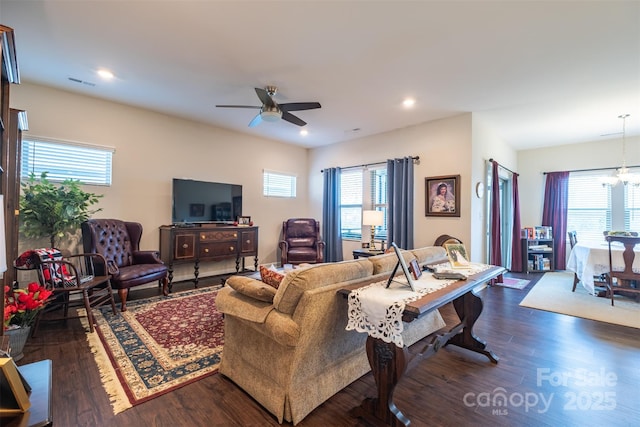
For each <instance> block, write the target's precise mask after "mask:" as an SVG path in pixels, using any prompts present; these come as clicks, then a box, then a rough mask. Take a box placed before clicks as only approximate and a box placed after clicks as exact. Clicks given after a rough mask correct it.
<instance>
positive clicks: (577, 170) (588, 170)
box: [542, 165, 640, 175]
mask: <svg viewBox="0 0 640 427" xmlns="http://www.w3.org/2000/svg"><path fill="white" fill-rule="evenodd" d="M627 167H628V168H629V169H631V168H640V165H634V166H627ZM616 169H620V168H619V167H610V168H591V169H574V170H570V171H559V172H595V171H610V170H616ZM548 173H553V172H542V174H543V175H546V174H548Z"/></svg>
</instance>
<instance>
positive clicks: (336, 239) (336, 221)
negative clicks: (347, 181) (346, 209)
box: [322, 168, 343, 262]
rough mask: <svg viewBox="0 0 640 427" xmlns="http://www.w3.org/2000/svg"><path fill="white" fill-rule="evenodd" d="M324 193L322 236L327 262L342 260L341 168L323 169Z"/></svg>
mask: <svg viewBox="0 0 640 427" xmlns="http://www.w3.org/2000/svg"><path fill="white" fill-rule="evenodd" d="M323 181H324V190H323V191H324V193H323V200H322V202H323V203H322V237H323V238H324V242H325V247H324V252H325V253H324V260H325V262H337V261H342V260H343V257H342V236H341V234H340V228H341V224H340V168H329V169H325V170H324V171H323Z"/></svg>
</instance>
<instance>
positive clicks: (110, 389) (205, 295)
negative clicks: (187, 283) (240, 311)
mask: <svg viewBox="0 0 640 427" xmlns="http://www.w3.org/2000/svg"><path fill="white" fill-rule="evenodd" d="M218 289H219V287H216V288H202V289H194V290H189V291H185V292H179V293H175V294H170V295H169V296H167V297H165V296H159V297H153V298H147V299H142V300H137V301H136V300H134V301H130V302H127V311H125V312H124V313H121V312H120V311H118V314H117V315H115V316H114V315H113V313H112V312H111V309H110V307H100V308H99V309H96V310H94V314H95V317H96V325H97V327H96V332H95V333H93V334H92V333H89V332H87V340H88V342H89V345H90V347H91V351H92V353H93V355H94V357H95V360H96V363H97V365H98V369H99V371H100V377H101V379H102V384H103V386H104V388H105V390H106V392H107V394H108V395H109V399H110V401H111V405H112V407H113V411H114V413H115V414H118V413H120V412H122V411H124V410H126V409H128V408H131V407H132V406H135V405H138V404H140V403H143V402H146V401H148V400H151V399H153V398H156V397H158V396H160V395H162V394H165V393H168V392H170V391H172V390H175V389H177V388H179V387H182V386H185V385H187V384H190V383H192V382H194V381H197V380H200V379H202V378H204V377H206V376H209V375H212V374H214V373H216V372H217V371H218V366H219V365H220V356H221V354H222V345H223V333H224V332H223V319H222V315H221V314H220V313H219V312H218V311H217V310H216V308H215V307H216V306H215V297H216V295H217V290H218ZM82 320H83V322H84V323H85V327H86V326H87V325H86V317H84V318H82ZM87 330H88V329H87Z"/></svg>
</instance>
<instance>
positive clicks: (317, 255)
mask: <svg viewBox="0 0 640 427" xmlns="http://www.w3.org/2000/svg"><path fill="white" fill-rule="evenodd" d="M279 246H280V252H281V263H282V265H284V264H302V263H308V264H317V263H321V262H324V241H323V240H322V238H321V237H320V223H319V222H318V221H316V220H315V219H313V218H291V219H288V220H286V221H284V222H283V223H282V240H281V241H280V243H279Z"/></svg>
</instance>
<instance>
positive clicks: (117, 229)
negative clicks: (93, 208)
mask: <svg viewBox="0 0 640 427" xmlns="http://www.w3.org/2000/svg"><path fill="white" fill-rule="evenodd" d="M141 237H142V224H140V223H137V222H127V221H121V220H118V219H90V220H88V221H85V222H83V223H82V242H83V245H84V251H85V252H87V253H97V254H100V255H102V256H103V257H104V258H105V259H106V260H107V268H108V270H109V271H108V273H109V275H110V276H111V285H112V286H113V287H114V288H116V289H117V290H118V295H119V296H120V301H121V303H122V306H121V310H122V311H126V310H127V296H128V294H129V288H131V287H133V286H138V285H142V284H145V283H150V282H153V281H156V280H157V281H159V282H161V283H162V293H163V294H164V295H168V284H169V281H168V279H167V271H168V268H167V266H166V265H165V264H164V263H163V262H162V261H161V260H160V258H159V257H158V252H157V251H141V250H140V239H141Z"/></svg>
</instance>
